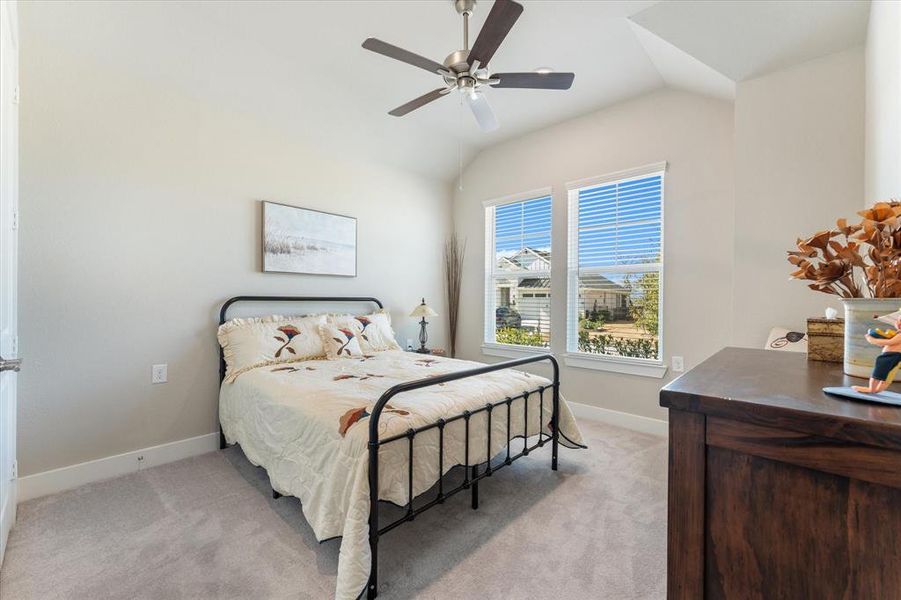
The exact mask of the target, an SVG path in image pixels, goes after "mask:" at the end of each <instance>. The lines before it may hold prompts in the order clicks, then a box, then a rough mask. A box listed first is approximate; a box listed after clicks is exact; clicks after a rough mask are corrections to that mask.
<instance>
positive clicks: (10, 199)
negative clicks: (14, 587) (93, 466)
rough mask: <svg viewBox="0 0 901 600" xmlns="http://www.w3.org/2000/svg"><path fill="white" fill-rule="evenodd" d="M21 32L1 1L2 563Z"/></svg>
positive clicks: (13, 363)
mask: <svg viewBox="0 0 901 600" xmlns="http://www.w3.org/2000/svg"><path fill="white" fill-rule="evenodd" d="M18 104H19V31H18V21H17V19H16V2H15V0H2V1H0V357H2V360H0V563H2V561H3V554H4V553H5V551H6V539H7V537H8V536H9V530H10V528H11V527H12V525H13V521H15V519H16V475H17V474H16V369H17V368H18V361H17V360H16V358H17V356H18V350H19V349H18V345H19V344H18V338H17V337H16V277H17V265H18V262H17V255H18V242H17V237H18V234H17V231H16V230H17V229H18V214H19V107H18Z"/></svg>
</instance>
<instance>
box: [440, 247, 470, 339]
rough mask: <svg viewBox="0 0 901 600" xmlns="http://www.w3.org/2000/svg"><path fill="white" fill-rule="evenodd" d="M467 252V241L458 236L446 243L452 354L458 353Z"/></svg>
mask: <svg viewBox="0 0 901 600" xmlns="http://www.w3.org/2000/svg"><path fill="white" fill-rule="evenodd" d="M465 254H466V241H465V240H464V241H460V239H459V238H458V237H457V236H453V237H451V238H449V239H448V240H447V241H446V242H445V244H444V278H445V288H446V291H447V325H448V333H449V334H450V343H449V345H450V355H451V357H453V356H456V354H457V323H458V319H457V317H458V315H459V313H460V284H461V282H462V280H463V256H464V255H465Z"/></svg>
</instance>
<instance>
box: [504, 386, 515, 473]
mask: <svg viewBox="0 0 901 600" xmlns="http://www.w3.org/2000/svg"><path fill="white" fill-rule="evenodd" d="M506 402H507V459H506V460H505V461H504V464H505V465H509V464H510V463H512V462H513V461H512V460H510V412H511V411H512V410H513V407H512V404H513V398H510V397H509V396H508V397H507V400H506Z"/></svg>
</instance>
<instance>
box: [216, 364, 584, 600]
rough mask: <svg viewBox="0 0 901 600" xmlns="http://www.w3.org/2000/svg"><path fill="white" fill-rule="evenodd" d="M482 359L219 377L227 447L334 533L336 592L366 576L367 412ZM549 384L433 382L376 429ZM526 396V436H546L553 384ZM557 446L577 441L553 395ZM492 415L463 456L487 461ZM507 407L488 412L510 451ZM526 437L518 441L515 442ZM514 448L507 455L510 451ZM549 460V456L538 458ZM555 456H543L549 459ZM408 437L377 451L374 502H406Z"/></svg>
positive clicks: (530, 379) (309, 367) (451, 438)
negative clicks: (416, 383)
mask: <svg viewBox="0 0 901 600" xmlns="http://www.w3.org/2000/svg"><path fill="white" fill-rule="evenodd" d="M478 366H481V364H480V363H475V362H469V361H462V360H454V359H450V358H444V357H434V356H428V355H422V354H415V353H412V352H401V351H388V352H378V353H376V354H374V355H372V356H364V357H363V358H355V359H340V360H307V361H299V362H293V363H287V364H279V365H268V366H263V367H257V368H255V369H252V370H250V371H248V372H245V373H242V374H241V375H240V376H238V377H237V379H235V381H234V382H233V383H223V385H222V389H221V391H220V400H219V415H220V420H221V422H222V430H223V433H224V434H225V438H226V440H228V442H229V443H234V442H238V443H239V444H240V445H241V448H242V449H243V451H244V454H245V455H246V456H247V458H248V459H249V460H250V461H251V462H252V463H254V464H255V465H258V466H263V467H265V468H266V470H267V471H268V473H269V477H270V479H271V482H272V486H273V488H274V489H275V490H276V491H278V492H280V493H282V494H288V495H292V496H296V497H297V498H299V499H300V501H301V508H302V510H303V513H304V515H305V516H306V518H307V521H308V522H309V523H310V526H311V527H312V529H313V531H314V533H315V534H316V537H317V539H318V540H320V541H322V540H326V539H329V538H333V537H336V536H341V537H342V540H341V549H340V555H339V559H338V581H337V587H336V592H335V597H336V598H338V599H339V600H354V599H355V598H357V597H358V596H359V595H360V594H361V591H362V590H364V589H365V587H366V583H367V581H368V579H369V567H370V549H369V541H368V535H369V523H368V519H369V481H368V472H369V466H368V450H367V443H368V441H369V437H368V436H369V411H371V410H372V407H373V405H374V404H375V402H376V401H378V399H379V396H381V394H382V393H383V392H384V391H385V390H387V389H388V388H390V387H392V386H394V385H396V384H398V383H402V382H405V381H411V380H414V379H421V378H424V377H429V376H436V375H442V374H445V373H450V372H454V371H460V370H464V369H469V368H474V367H478ZM548 384H550V381H548V380H547V379H545V378H542V377H538V376H536V375H531V374H529V373H525V372H522V371H515V370H512V369H507V370H503V371H497V372H494V373H488V374H486V375H479V376H476V377H471V378H466V379H461V380H459V381H452V382H449V383H444V384H440V385H435V386H430V387H427V388H423V389H421V390H415V391H412V392H407V393H402V394H398V395H397V396H395V397H394V398H393V399H392V400H391V401H390V403H389V405H388V406H387V407H386V408H385V409H384V411H383V412H382V416H381V418H380V420H379V424H380V428H379V429H380V437H382V438H386V437H389V436H391V435H394V434H397V433H401V432H404V431H406V430H407V429H410V428H415V427H420V426H422V425H427V424H429V423H433V422H435V421H437V420H438V419H440V418H442V417H445V418H446V417H450V416H454V415H457V414H460V413H462V412H463V411H465V410H474V409H477V408H481V407H483V406H485V404H486V403H488V402H499V401H502V400H504V399H505V398H506V397H508V396H511V397H512V396H516V395H518V394H521V393H523V392H525V391H530V390H534V389H536V388H538V387H540V386H542V385H548ZM543 404H544V410H543V413H542V414H541V415H539V405H540V398H539V395H538V394H530V396H529V406H528V417H529V423H528V434H529V435H537V434H538V431H539V428H541V430H542V431H544V432H545V433H548V434H549V433H550V428H549V424H550V420H551V414H552V406H553V402H552V395H551V389H548V390H546V391H545V392H544V402H543ZM523 409H524V401H523V400H522V399H521V398H520V399H517V400H515V401H514V402H513V404H512V406H511V437H515V436H517V435H522V434H523V430H524V428H525V422H524V417H525V415H524V411H523ZM464 427H465V424H464V421H463V420H462V419H460V420H458V421H455V422H453V423H450V424H448V425H447V426H446V427H445V432H444V452H445V454H444V469H445V472H447V471H448V470H450V468H451V467H452V466H453V465H456V464H463V463H464V455H465V448H464V446H465V443H464V439H465V437H464ZM560 433H561V436H560V443H561V444H563V445H567V446H570V447H578V445H579V444H581V443H582V437H581V433H580V432H579V429H578V427H577V425H576V423H575V420H574V419H573V416H572V413H571V412H570V410H569V408H568V406H567V405H566V403H565V402H564V401H563V399H562V398H561V400H560ZM486 434H487V417H486V414H485V413H484V412H482V413H479V414H478V415H474V416H473V417H472V418H471V419H470V438H469V439H470V443H469V464H470V465H472V464H479V463H482V462H484V461H485V460H486V459H487V458H488V457H487V454H488V448H487V445H488V440H487V439H486ZM506 442H507V419H506V406H499V407H496V408H495V409H494V414H493V418H492V431H491V455H492V456H494V455H496V454H497V453H499V452H500V451H501V450H503V449H504V448H505V447H506ZM520 443H521V441H520ZM516 451H517V450H516V447H515V446H514V452H516ZM413 452H414V458H413V494H414V496H415V495H418V494H421V493H422V492H424V491H426V490H428V489H429V488H431V487H432V485H434V484H435V483H436V482H437V481H438V476H439V473H438V430H437V428H436V429H432V430H429V431H427V432H423V433H420V434H418V435H417V436H416V438H415V440H414V446H413ZM543 456H544V455H543ZM544 459H547V461H548V463H550V456H549V454H548V455H547V456H544V458H543V459H542V460H544ZM407 468H408V442H407V440H406V439H402V440H399V441H397V442H393V443H390V444H386V445H384V446H382V447H381V448H380V450H379V498H380V499H382V500H388V501H391V502H394V503H395V504H399V505H405V504H407V502H408V501H409V498H408V489H407V485H408V475H407Z"/></svg>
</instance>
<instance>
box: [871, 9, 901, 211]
mask: <svg viewBox="0 0 901 600" xmlns="http://www.w3.org/2000/svg"><path fill="white" fill-rule="evenodd" d="M866 63H867V67H866V90H867V110H866V113H867V116H866V196H865V199H866V204H872V203H873V202H876V201H877V200H887V199H888V198H901V2H899V1H898V0H873V2H872V3H871V4H870V24H869V28H868V30H867V47H866Z"/></svg>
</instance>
